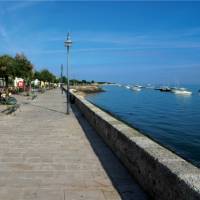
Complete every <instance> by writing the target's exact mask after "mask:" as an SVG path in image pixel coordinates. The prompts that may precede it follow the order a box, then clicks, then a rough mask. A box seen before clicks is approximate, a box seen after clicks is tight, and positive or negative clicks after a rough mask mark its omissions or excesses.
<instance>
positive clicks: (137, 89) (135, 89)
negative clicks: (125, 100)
mask: <svg viewBox="0 0 200 200" xmlns="http://www.w3.org/2000/svg"><path fill="white" fill-rule="evenodd" d="M131 89H132V90H133V91H138V92H139V91H141V87H138V86H133V87H132V88H131Z"/></svg>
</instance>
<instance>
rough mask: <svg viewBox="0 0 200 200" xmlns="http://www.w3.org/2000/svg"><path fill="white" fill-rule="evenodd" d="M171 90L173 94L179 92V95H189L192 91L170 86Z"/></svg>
mask: <svg viewBox="0 0 200 200" xmlns="http://www.w3.org/2000/svg"><path fill="white" fill-rule="evenodd" d="M172 92H173V93H175V94H180V95H191V94H192V92H191V91H189V90H187V89H186V88H172Z"/></svg>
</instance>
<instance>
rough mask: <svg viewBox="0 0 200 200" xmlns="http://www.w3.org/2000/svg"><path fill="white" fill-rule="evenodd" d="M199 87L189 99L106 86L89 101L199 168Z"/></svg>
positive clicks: (152, 91) (193, 87)
mask: <svg viewBox="0 0 200 200" xmlns="http://www.w3.org/2000/svg"><path fill="white" fill-rule="evenodd" d="M199 88H200V87H195V86H192V87H190V88H189V89H191V90H192V91H193V94H192V95H191V96H190V95H175V94H173V93H166V92H160V91H157V90H153V89H143V90H142V91H140V92H134V91H131V90H128V89H125V88H123V87H117V86H105V88H104V90H106V92H104V93H98V94H92V95H89V96H88V97H87V99H88V100H89V101H91V102H93V103H95V104H96V105H98V106H100V107H102V108H103V109H105V110H107V111H109V112H111V113H113V114H114V115H116V116H117V117H119V118H120V119H122V120H125V121H127V122H128V123H130V124H131V125H132V126H134V127H136V128H138V129H140V130H141V131H142V132H144V133H145V134H147V135H149V136H150V137H152V138H154V139H155V140H157V141H159V142H160V143H161V144H163V145H165V146H167V147H169V148H171V149H173V150H175V151H176V152H177V153H178V154H180V155H181V156H183V157H185V158H186V159H188V160H190V161H192V162H193V163H195V164H196V165H199V166H200V123H199V121H200V95H199V93H198V89H199Z"/></svg>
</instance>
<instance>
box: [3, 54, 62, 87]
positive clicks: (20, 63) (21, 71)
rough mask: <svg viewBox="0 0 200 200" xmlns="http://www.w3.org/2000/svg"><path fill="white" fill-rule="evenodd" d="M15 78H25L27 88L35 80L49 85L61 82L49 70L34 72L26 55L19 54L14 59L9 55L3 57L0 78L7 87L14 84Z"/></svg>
mask: <svg viewBox="0 0 200 200" xmlns="http://www.w3.org/2000/svg"><path fill="white" fill-rule="evenodd" d="M15 77H18V78H23V79H24V80H25V83H26V85H27V86H28V85H30V84H31V81H32V80H34V79H38V80H40V81H44V82H49V83H58V82H59V81H60V80H59V79H57V78H56V76H55V75H54V74H52V73H51V72H50V71H49V70H47V69H43V70H41V71H34V66H33V64H32V63H31V61H30V60H29V59H28V58H27V57H26V56H25V55H24V54H19V53H17V54H16V55H15V56H14V57H12V56H10V55H7V54H5V55H1V56H0V78H3V79H4V80H5V83H6V87H8V85H9V84H12V83H13V80H14V79H15Z"/></svg>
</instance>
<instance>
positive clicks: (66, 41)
mask: <svg viewBox="0 0 200 200" xmlns="http://www.w3.org/2000/svg"><path fill="white" fill-rule="evenodd" d="M64 43H65V47H67V115H68V114H69V89H70V88H69V48H70V47H71V46H72V40H71V38H70V33H69V32H68V33H67V40H65V42H64Z"/></svg>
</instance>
